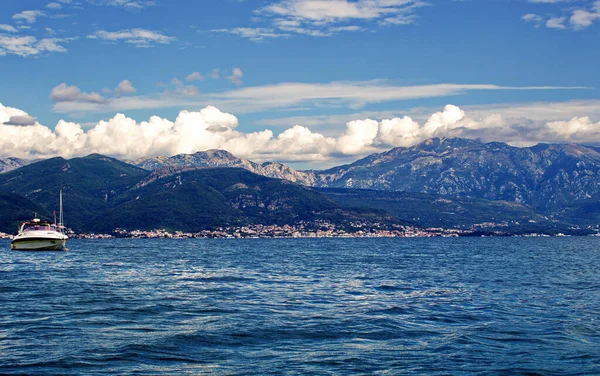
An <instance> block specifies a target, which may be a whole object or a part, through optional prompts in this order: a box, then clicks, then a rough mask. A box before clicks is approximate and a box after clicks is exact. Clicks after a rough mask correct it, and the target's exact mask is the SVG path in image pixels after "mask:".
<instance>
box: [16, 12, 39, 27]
mask: <svg viewBox="0 0 600 376" xmlns="http://www.w3.org/2000/svg"><path fill="white" fill-rule="evenodd" d="M45 15H46V14H45V13H44V12H42V11H40V10H24V11H22V12H20V13H16V14H14V15H13V16H12V18H13V20H17V21H21V20H23V21H26V22H27V23H30V24H32V23H35V21H36V19H37V18H38V17H41V16H45Z"/></svg>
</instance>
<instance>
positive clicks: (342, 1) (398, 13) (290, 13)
mask: <svg viewBox="0 0 600 376" xmlns="http://www.w3.org/2000/svg"><path fill="white" fill-rule="evenodd" d="M426 5H429V4H427V3H426V2H424V1H421V0H355V1H350V0H329V1H323V0H281V1H277V2H274V3H272V4H269V5H267V6H265V7H263V8H261V9H259V10H257V11H256V13H257V14H258V15H261V16H263V17H265V18H266V19H267V20H269V21H271V23H272V24H273V26H274V27H275V28H276V29H277V30H278V32H269V33H267V34H265V37H266V36H268V37H273V36H276V37H278V36H280V35H281V32H287V33H291V34H303V35H309V36H315V37H323V36H330V35H333V34H336V33H339V32H348V31H359V30H367V29H366V28H363V27H360V26H358V25H356V24H348V23H355V22H361V23H364V24H366V23H369V22H370V23H375V24H378V25H383V26H390V25H407V24H411V23H414V22H415V19H416V15H415V12H416V10H417V9H418V8H420V7H423V6H426ZM240 35H241V36H245V37H248V38H250V39H253V38H252V36H251V35H250V34H248V33H247V32H246V33H240ZM255 39H256V38H254V40H255ZM259 40H260V39H259Z"/></svg>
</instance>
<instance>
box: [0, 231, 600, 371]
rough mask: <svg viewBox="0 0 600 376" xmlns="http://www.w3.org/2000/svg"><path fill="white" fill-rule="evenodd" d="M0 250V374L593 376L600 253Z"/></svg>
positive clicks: (592, 241) (550, 244)
mask: <svg viewBox="0 0 600 376" xmlns="http://www.w3.org/2000/svg"><path fill="white" fill-rule="evenodd" d="M0 246H1V248H0V374H9V375H12V374H23V375H55V374H56V375H109V374H119V375H121V374H138V375H145V374H148V375H158V374H167V375H188V374H189V375H269V374H272V375H307V374H308V375H353V374H361V375H600V237H562V238H560V237H555V238H429V239H426V238H413V239H402V238H396V239H381V238H377V239H374V238H373V239H185V240H184V239H156V240H150V239H113V240H76V239H72V240H69V243H68V246H69V248H70V250H69V251H68V252H19V251H11V250H10V249H9V243H8V241H3V242H2V243H0Z"/></svg>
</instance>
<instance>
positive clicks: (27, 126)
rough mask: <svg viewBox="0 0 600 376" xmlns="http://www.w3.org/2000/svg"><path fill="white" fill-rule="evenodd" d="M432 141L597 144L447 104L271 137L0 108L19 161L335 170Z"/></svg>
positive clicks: (212, 110) (599, 127)
mask: <svg viewBox="0 0 600 376" xmlns="http://www.w3.org/2000/svg"><path fill="white" fill-rule="evenodd" d="M15 120H16V121H15ZM16 123H20V124H18V125H17V124H16ZM86 128H87V127H86ZM431 137H465V138H476V139H481V140H483V141H504V142H508V143H511V144H513V145H532V144H535V143H538V142H576V143H586V144H590V143H600V122H597V123H596V122H594V121H593V120H592V119H591V118H590V117H586V116H578V117H573V118H571V119H570V120H569V119H566V120H558V121H549V122H547V121H536V120H532V119H524V118H510V117H506V116H503V115H502V114H500V113H494V112H488V113H486V114H484V115H482V116H470V115H469V113H468V112H467V111H465V110H463V109H461V108H459V107H457V106H454V105H447V106H445V107H444V108H443V109H442V110H441V111H437V112H435V113H433V114H431V115H430V116H429V117H428V118H427V119H426V120H423V121H422V122H419V121H416V120H415V119H413V118H411V117H410V116H404V117H394V118H389V119H383V120H375V119H368V118H367V119H357V120H352V121H349V122H347V123H346V125H345V128H344V129H343V130H342V131H340V132H339V133H337V134H335V135H330V136H326V135H324V134H322V133H319V132H315V131H312V130H311V129H309V128H308V127H306V126H303V125H300V124H296V125H293V126H291V127H289V128H287V129H285V130H283V131H282V132H280V133H278V134H276V133H275V132H273V131H272V130H270V129H265V130H262V131H257V132H242V131H239V130H238V119H237V117H235V116H234V115H232V114H229V113H226V112H222V111H221V110H219V109H217V108H216V107H213V106H208V107H205V108H203V109H202V110H199V111H181V112H180V113H179V115H178V116H177V118H176V119H175V120H174V121H172V120H169V119H165V118H161V117H158V116H152V117H150V119H149V120H147V121H142V122H138V121H136V120H134V119H132V118H130V117H127V116H125V115H124V114H117V115H115V116H113V117H112V118H111V119H109V120H106V121H100V122H98V123H96V124H95V125H93V126H91V128H89V129H87V130H84V128H83V127H82V126H81V125H80V124H77V123H73V122H67V121H64V120H61V121H59V122H58V124H56V126H55V127H54V129H51V128H49V127H45V126H42V125H40V124H39V123H38V122H36V121H35V119H33V118H31V117H30V115H29V114H27V113H26V112H24V111H22V110H19V109H16V108H11V107H4V106H2V105H1V104H0V154H1V155H2V156H13V157H20V158H40V157H51V156H56V155H61V156H64V157H72V156H81V155H87V154H90V153H101V154H106V155H110V156H114V157H119V158H127V159H135V158H139V157H144V156H152V155H175V154H180V153H194V152H196V151H202V150H207V149H224V150H227V151H229V152H231V153H233V154H234V155H237V156H240V157H246V158H250V159H253V160H256V161H265V160H278V161H287V162H290V161H297V162H300V161H302V162H305V163H306V162H315V163H317V162H318V163H327V164H330V165H334V164H337V163H338V162H339V161H340V160H341V159H348V158H358V157H362V156H364V155H367V154H370V153H373V152H381V151H383V150H387V149H390V148H392V147H397V146H402V147H409V146H413V145H415V144H418V143H420V142H423V141H424V140H427V139H429V138H431Z"/></svg>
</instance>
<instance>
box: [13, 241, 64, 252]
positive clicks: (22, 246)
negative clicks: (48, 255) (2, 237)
mask: <svg viewBox="0 0 600 376" xmlns="http://www.w3.org/2000/svg"><path fill="white" fill-rule="evenodd" d="M66 243H67V240H66V239H41V238H38V239H35V238H33V239H32V238H28V239H14V240H13V241H12V242H11V243H10V249H13V250H15V251H62V250H64V249H65V245H66Z"/></svg>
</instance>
